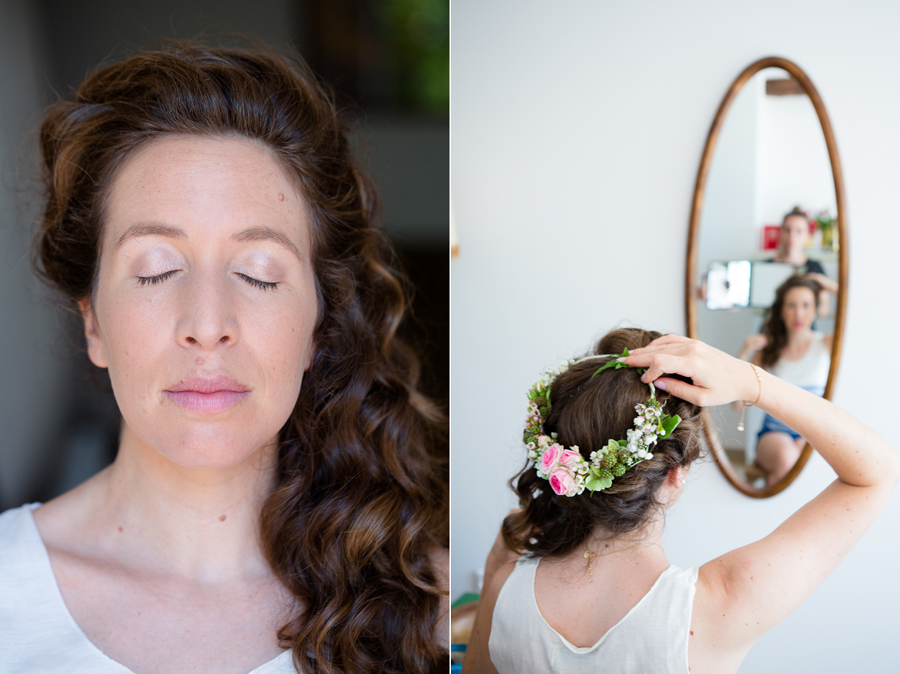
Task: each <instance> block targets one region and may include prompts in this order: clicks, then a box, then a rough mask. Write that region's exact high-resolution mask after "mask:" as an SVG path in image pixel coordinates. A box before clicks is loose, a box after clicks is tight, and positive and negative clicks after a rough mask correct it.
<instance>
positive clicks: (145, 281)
mask: <svg viewBox="0 0 900 674" xmlns="http://www.w3.org/2000/svg"><path fill="white" fill-rule="evenodd" d="M177 271H178V270H177V269H173V270H172V271H167V272H164V273H162V274H159V275H158V276H138V283H140V284H141V285H142V286H147V285H155V284H157V283H162V282H163V281H165V280H166V279H167V278H169V277H170V276H172V274H174V273H176V272H177Z"/></svg>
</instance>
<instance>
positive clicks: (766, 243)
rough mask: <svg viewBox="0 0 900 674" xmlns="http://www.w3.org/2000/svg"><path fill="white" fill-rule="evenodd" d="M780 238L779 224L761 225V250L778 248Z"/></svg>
mask: <svg viewBox="0 0 900 674" xmlns="http://www.w3.org/2000/svg"><path fill="white" fill-rule="evenodd" d="M780 240H781V225H763V240H762V249H763V250H778V242H779V241H780Z"/></svg>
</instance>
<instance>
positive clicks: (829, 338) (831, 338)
mask: <svg viewBox="0 0 900 674" xmlns="http://www.w3.org/2000/svg"><path fill="white" fill-rule="evenodd" d="M822 343H823V344H824V345H825V348H826V349H828V350H829V351H831V345H832V344H833V343H834V333H831V332H830V333H828V334H827V335H825V336H824V337H823V338H822Z"/></svg>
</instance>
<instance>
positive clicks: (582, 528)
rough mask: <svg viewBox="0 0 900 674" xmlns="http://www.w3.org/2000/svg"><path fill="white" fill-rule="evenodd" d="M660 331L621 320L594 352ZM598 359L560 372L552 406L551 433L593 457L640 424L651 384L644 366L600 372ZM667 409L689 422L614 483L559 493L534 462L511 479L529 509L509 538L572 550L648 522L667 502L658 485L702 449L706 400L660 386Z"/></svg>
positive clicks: (523, 544)
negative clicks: (696, 401)
mask: <svg viewBox="0 0 900 674" xmlns="http://www.w3.org/2000/svg"><path fill="white" fill-rule="evenodd" d="M661 336H662V334H661V333H659V332H651V331H648V330H640V329H637V328H621V329H618V330H613V331H612V332H609V333H607V334H606V335H605V336H604V337H602V338H601V339H600V341H598V342H597V344H596V346H595V347H594V349H593V351H592V353H594V354H600V353H621V352H622V351H623V350H624V349H626V348H627V349H637V348H639V347H642V346H646V345H647V344H649V343H650V342H651V341H653V340H654V339H656V338H657V337H661ZM597 367H598V361H596V360H590V361H585V362H583V363H576V364H575V365H572V366H571V367H569V368H568V369H567V370H566V371H565V372H563V373H562V374H560V375H559V376H558V377H557V378H556V379H555V380H554V382H553V385H552V386H551V388H550V404H551V410H550V414H549V416H548V417H547V419H546V420H545V421H544V432H545V433H548V434H549V433H554V432H555V433H557V434H558V440H559V443H560V444H562V445H563V446H565V447H572V446H574V445H577V446H578V448H579V452H580V453H581V454H582V456H583V457H584V458H585V459H587V458H588V457H589V455H590V453H591V452H592V451H594V450H596V449H599V448H600V447H602V446H604V445H606V443H607V442H608V441H609V439H610V438H625V437H626V434H627V431H628V430H629V429H631V428H633V427H634V416H635V411H634V407H635V405H637V404H638V403H643V402H646V400H647V398H648V394H649V389H648V387H647V385H646V384H644V383H643V382H641V380H640V374H639V373H638V371H637V370H636V369H631V368H626V369H619V370H608V371H606V372H604V373H603V374H602V375H600V376H597V377H592V375H593V373H594V372H596V370H597ZM657 397H658V399H659V400H660V401H665V403H666V413H667V414H672V415H675V414H677V415H679V416H680V417H681V423H680V424H679V425H678V427H677V428H676V429H675V431H674V432H673V433H672V435H671V436H669V437H668V438H666V439H665V440H660V441H659V442H658V443H657V444H656V445H655V446H654V447H653V458H652V459H650V460H647V461H642V462H641V463H639V464H637V465H636V466H634V467H633V468H631V469H629V470H628V471H627V472H626V473H625V474H624V475H622V476H621V477H617V478H615V480H614V481H613V484H612V486H611V487H609V488H608V489H604V490H603V491H600V492H596V493H594V494H593V495H591V494H590V493H589V492H585V493H583V494H581V495H579V496H573V497H567V496H560V495H558V494H556V493H555V492H554V491H553V489H552V488H551V487H550V483H549V482H548V481H547V480H544V479H542V478H540V477H538V475H537V472H536V471H535V470H534V466H533V465H532V463H531V462H527V463H526V465H525V467H524V468H523V469H522V470H521V471H520V472H519V473H518V474H517V475H516V476H515V477H513V478H512V480H510V486H512V488H513V491H514V492H516V495H517V496H518V497H519V505H520V506H521V509H520V510H518V511H516V512H514V513H512V514H510V515H509V516H507V518H506V519H505V520H504V521H503V527H502V529H501V531H502V534H503V540H504V542H505V543H506V546H507V547H509V548H510V549H511V550H514V551H519V552H526V553H529V554H531V555H534V556H539V557H544V556H549V555H564V554H566V553H567V552H570V551H571V550H573V549H575V548H576V547H577V546H579V545H580V544H581V543H583V542H584V541H585V540H586V539H587V538H588V536H590V535H591V534H596V533H601V534H605V535H606V536H607V537H609V538H613V537H616V536H621V535H622V534H626V533H630V532H632V531H636V530H638V529H640V528H641V527H642V526H643V525H644V524H645V523H646V522H647V521H648V519H649V518H650V517H651V516H652V515H653V513H654V512H655V511H656V510H657V509H658V508H659V507H660V505H661V504H660V502H659V501H658V499H657V497H656V496H657V491H658V490H659V488H660V487H661V486H662V484H663V483H664V482H665V480H666V477H667V476H668V474H669V470H670V469H672V468H673V467H675V466H684V467H688V466H690V465H691V463H693V462H694V461H695V460H696V459H697V458H699V456H700V453H701V443H700V429H701V419H700V408H699V407H697V406H696V405H693V404H691V403H689V402H686V401H684V400H681V399H680V398H676V397H674V396H671V395H669V394H667V393H664V392H662V391H659V392H658V393H657Z"/></svg>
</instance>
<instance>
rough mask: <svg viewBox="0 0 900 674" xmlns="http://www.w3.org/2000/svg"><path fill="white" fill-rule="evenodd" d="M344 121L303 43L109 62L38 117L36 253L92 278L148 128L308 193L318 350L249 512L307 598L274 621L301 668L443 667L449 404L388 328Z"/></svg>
mask: <svg viewBox="0 0 900 674" xmlns="http://www.w3.org/2000/svg"><path fill="white" fill-rule="evenodd" d="M346 132H347V128H346V126H345V124H344V122H343V121H342V120H341V115H340V114H339V110H338V109H337V107H336V105H335V103H334V100H333V96H332V94H331V93H330V91H329V90H328V89H327V88H325V87H324V86H322V85H321V84H320V83H318V82H317V80H316V78H315V77H314V76H313V75H312V73H311V72H310V71H309V70H308V68H307V67H306V66H305V64H303V62H302V61H301V60H300V59H299V57H293V58H290V59H285V58H282V57H281V56H280V55H279V54H277V53H275V52H274V51H271V50H268V49H266V48H262V47H256V48H251V49H233V48H227V49H223V48H214V47H210V46H206V45H203V44H198V43H193V42H175V43H170V44H168V45H167V46H166V47H165V48H163V49H162V50H159V51H151V52H144V53H140V54H138V55H135V56H132V57H131V58H128V59H126V60H124V61H122V62H120V63H116V64H112V65H108V66H105V67H103V68H101V69H99V70H97V71H96V72H94V73H92V74H90V75H89V76H88V77H87V78H86V79H85V80H84V81H83V82H82V83H81V85H80V86H79V87H78V88H77V90H76V91H75V93H74V98H73V100H72V101H60V102H57V103H55V104H53V105H52V106H50V108H49V109H48V110H47V111H46V113H45V115H44V117H43V120H42V122H41V126H40V149H41V152H42V157H43V174H44V182H45V185H46V197H47V200H46V208H45V211H44V215H43V222H42V224H41V229H40V232H39V238H38V246H37V251H36V252H37V255H38V257H39V260H37V266H38V269H39V272H40V273H41V274H42V275H43V276H44V278H45V279H46V280H47V281H48V282H49V283H50V284H51V286H52V287H54V288H55V289H56V290H57V291H59V292H60V293H62V295H63V296H64V297H65V298H67V299H68V300H69V301H70V302H71V303H72V305H73V306H75V305H77V303H78V302H79V301H80V300H85V299H89V298H90V297H91V296H92V293H93V289H94V287H95V279H96V276H97V272H98V266H99V250H100V247H99V243H100V240H101V238H100V237H101V232H102V229H103V222H104V203H105V200H106V198H107V196H108V194H109V190H110V186H111V184H112V181H113V180H114V178H115V176H116V173H117V170H118V169H119V168H120V167H121V166H122V165H123V164H124V162H125V161H126V160H127V159H128V158H129V157H130V156H131V155H132V154H133V153H134V152H135V151H136V150H138V149H139V148H142V147H144V146H146V145H147V144H148V143H151V142H153V141H154V140H157V139H160V138H162V137H165V136H168V135H171V134H189V135H200V136H206V137H213V138H215V137H235V136H236V137H242V138H248V139H253V140H256V141H260V142H262V143H263V144H264V145H265V146H266V147H267V148H268V149H269V150H270V151H271V152H272V153H273V155H274V156H275V157H277V159H278V160H279V161H280V162H281V164H282V166H283V167H284V168H285V170H286V171H287V173H288V174H289V175H291V176H292V177H293V178H294V179H295V180H296V183H297V185H298V187H299V189H300V191H301V193H302V195H303V197H304V198H305V201H306V204H307V210H308V215H309V217H310V222H311V231H312V238H313V265H314V271H315V277H316V283H317V288H316V290H317V297H318V322H317V324H316V326H315V330H314V340H315V343H316V346H317V349H316V353H315V356H314V359H313V362H312V365H311V367H310V368H309V371H308V373H307V374H306V375H305V376H304V377H303V386H302V388H301V391H300V395H299V397H298V399H297V402H296V405H295V407H294V410H293V412H292V414H291V416H290V418H289V419H288V421H287V423H286V424H285V426H284V427H283V428H282V430H281V432H280V440H281V443H280V449H279V458H278V466H277V477H276V485H275V488H274V490H273V492H272V493H271V495H270V496H269V497H268V500H267V501H266V503H265V505H264V507H263V510H262V513H261V529H262V548H263V550H264V552H265V554H266V556H267V559H268V561H269V564H270V565H271V567H272V569H273V571H274V573H275V574H276V575H277V577H278V578H279V579H280V581H281V582H282V583H283V584H284V585H285V586H286V587H287V588H288V589H289V590H290V592H291V593H292V594H293V596H294V597H296V598H297V599H298V604H299V605H302V606H303V609H302V611H300V610H299V609H298V611H297V612H296V614H294V615H292V616H291V617H290V619H289V620H288V622H287V624H285V625H284V626H283V627H282V628H281V629H280V631H279V633H278V634H279V638H280V639H281V640H282V642H283V643H284V644H285V645H286V646H289V647H290V648H291V649H292V650H293V656H294V662H295V665H296V666H297V668H298V669H300V670H302V671H304V672H307V673H308V674H313V673H322V674H325V673H329V674H330V673H336V672H352V673H363V672H366V673H368V672H397V673H399V672H438V671H446V670H447V667H448V662H449V657H448V654H447V652H446V651H445V650H444V649H443V647H442V646H440V645H439V642H438V640H437V639H436V634H435V626H436V625H437V623H438V621H439V618H440V597H441V595H442V594H446V592H444V591H443V590H442V589H441V588H440V587H439V581H438V577H437V573H436V570H435V569H434V568H432V564H431V562H430V558H429V552H430V551H432V550H434V549H435V547H446V546H447V545H448V543H449V541H448V535H449V532H448V524H449V512H448V509H449V501H448V482H447V479H448V475H447V459H446V457H447V425H446V419H445V417H444V414H443V412H442V411H441V410H440V409H439V408H438V407H437V406H436V405H435V404H434V403H433V402H432V401H430V400H429V399H428V398H426V397H425V396H423V395H422V394H421V393H420V392H419V390H418V389H417V380H418V375H419V363H418V359H417V357H416V355H415V354H414V353H413V352H412V351H411V349H410V348H409V347H407V346H406V345H405V344H404V343H403V342H402V341H401V340H400V339H399V338H398V337H397V330H398V327H399V326H400V324H401V322H402V320H403V317H404V315H405V313H406V311H407V301H406V297H407V288H406V282H405V280H404V277H403V276H402V274H401V273H400V272H399V271H398V269H397V265H396V261H395V258H394V254H393V252H392V249H391V247H390V245H389V244H388V243H387V240H386V238H385V237H384V235H383V234H382V232H381V230H380V229H379V228H378V227H377V226H376V224H377V213H378V199H377V196H376V193H375V191H374V189H373V186H372V185H371V183H370V181H369V180H368V178H367V177H366V176H364V175H363V173H362V172H361V171H360V169H359V168H358V167H357V166H356V165H355V163H354V161H353V160H352V158H351V154H350V150H349V146H348V141H347V134H346Z"/></svg>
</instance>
